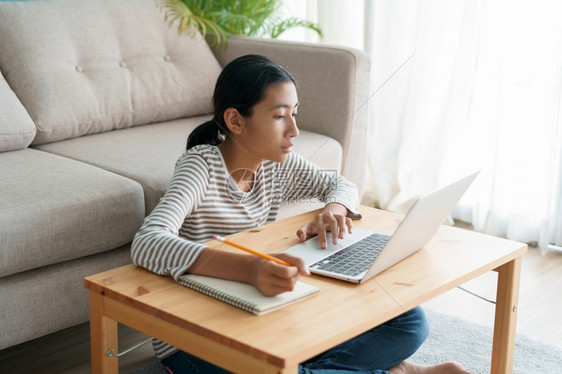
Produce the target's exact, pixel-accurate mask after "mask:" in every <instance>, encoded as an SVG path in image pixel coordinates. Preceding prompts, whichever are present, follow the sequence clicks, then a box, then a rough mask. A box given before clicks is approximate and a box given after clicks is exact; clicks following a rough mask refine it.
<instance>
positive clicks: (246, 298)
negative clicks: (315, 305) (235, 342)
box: [179, 274, 319, 315]
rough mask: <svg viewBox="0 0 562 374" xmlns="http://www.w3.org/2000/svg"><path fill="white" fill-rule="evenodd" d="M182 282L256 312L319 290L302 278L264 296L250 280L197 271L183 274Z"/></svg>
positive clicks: (257, 313) (277, 306)
mask: <svg viewBox="0 0 562 374" xmlns="http://www.w3.org/2000/svg"><path fill="white" fill-rule="evenodd" d="M179 283H180V284H181V285H183V286H186V287H189V288H191V289H193V290H195V291H198V292H201V293H203V294H205V295H208V296H211V297H214V298H215V299H217V300H220V301H222V302H224V303H227V304H230V305H233V306H235V307H237V308H240V309H242V310H245V311H247V312H250V313H253V314H256V315H261V314H265V313H269V312H272V311H274V310H277V309H279V308H282V307H285V306H287V305H290V304H293V303H296V302H297V301H300V300H304V299H306V298H308V297H311V296H313V295H316V294H317V293H318V292H319V290H318V288H316V287H314V286H311V285H309V284H306V283H303V282H300V281H299V282H297V284H296V285H295V288H294V289H293V291H290V292H284V293H282V294H279V295H276V296H264V295H262V293H261V292H260V291H258V289H257V288H255V287H254V286H252V285H250V284H247V283H242V282H236V281H230V280H225V279H219V278H213V277H206V276H203V275H195V274H187V275H183V276H182V277H181V278H180V279H179Z"/></svg>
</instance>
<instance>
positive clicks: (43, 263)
mask: <svg viewBox="0 0 562 374" xmlns="http://www.w3.org/2000/svg"><path fill="white" fill-rule="evenodd" d="M247 53H260V54H263V55H266V56H269V57H270V58H272V59H273V60H275V61H277V62H279V63H280V64H283V65H285V66H287V67H288V68H289V70H291V71H292V72H293V73H294V75H295V77H296V79H297V80H298V86H299V87H298V89H299V100H300V110H299V126H300V129H301V135H300V136H299V138H298V140H297V144H296V147H295V148H296V151H297V152H299V153H301V154H303V155H305V156H306V157H308V158H310V159H312V160H314V161H315V162H317V163H318V164H320V165H321V166H323V167H325V168H328V169H333V170H338V171H339V172H341V173H342V174H343V175H345V176H346V177H348V178H349V179H350V180H352V181H353V182H355V183H356V184H357V185H358V186H359V188H361V185H362V182H363V170H364V168H365V161H364V160H365V157H364V152H365V141H366V140H365V139H366V137H365V135H366V111H365V107H363V106H362V104H363V103H364V102H365V100H367V96H368V81H369V79H368V75H369V59H368V58H367V57H366V55H365V54H363V53H361V52H359V51H355V50H350V49H345V48H339V47H331V46H323V45H313V44H299V43H289V42H281V41H271V40H261V39H252V38H244V37H233V38H231V39H230V42H229V44H228V47H226V48H222V47H220V48H217V49H216V50H214V51H213V50H211V49H210V47H209V46H208V44H207V43H205V41H204V40H203V39H201V38H200V37H198V36H197V37H188V36H185V35H184V36H179V35H178V33H177V29H176V28H172V27H170V26H169V25H168V23H167V22H166V21H165V20H164V15H163V13H162V12H161V11H159V10H158V9H157V7H156V5H155V3H154V1H153V0H95V1H94V0H47V1H25V2H0V72H1V76H0V207H1V209H0V349H3V348H6V347H9V346H11V345H14V344H18V343H21V342H24V341H27V340H30V339H33V338H36V337H39V336H42V335H45V334H48V333H51V332H54V331H57V330H60V329H63V328H66V327H69V326H73V325H76V324H78V323H82V322H84V321H87V319H88V298H87V293H86V291H85V289H84V287H83V277H84V276H87V275H90V274H94V273H97V272H100V271H103V270H106V269H109V268H113V267H117V266H121V265H124V264H127V263H130V255H129V243H130V242H131V240H132V238H133V235H134V234H135V232H136V231H137V230H138V228H139V227H140V225H141V223H142V221H143V219H144V217H145V216H146V215H147V214H148V213H149V212H150V211H151V210H152V209H153V208H154V206H155V205H156V204H157V202H158V200H159V199H160V197H161V196H162V194H163V193H164V191H165V189H166V186H167V184H168V182H169V180H170V178H171V176H172V172H173V167H174V163H175V161H176V159H177V158H178V156H179V155H180V154H181V153H182V152H183V150H184V147H185V142H186V139H187V135H188V134H189V132H190V131H191V130H192V129H193V128H194V127H195V126H196V125H198V124H199V123H201V122H203V121H204V120H205V119H207V118H209V113H210V112H211V106H210V105H211V104H210V103H211V96H212V91H213V86H214V82H215V80H216V78H217V76H218V74H219V73H220V70H221V66H224V64H225V63H227V62H228V61H229V60H231V59H233V58H234V57H236V56H239V55H243V54H247ZM314 207H315V205H313V204H308V203H306V202H305V203H301V204H300V205H299V206H297V207H286V208H285V209H284V212H283V214H284V215H288V214H292V213H294V212H296V211H297V210H296V209H298V210H308V209H312V208H314Z"/></svg>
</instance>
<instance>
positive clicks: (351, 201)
mask: <svg viewBox="0 0 562 374" xmlns="http://www.w3.org/2000/svg"><path fill="white" fill-rule="evenodd" d="M213 104H214V117H213V119H212V120H210V121H208V122H206V123H203V124H202V125H200V126H199V127H197V128H196V129H195V130H194V131H193V132H192V133H191V134H190V135H189V138H188V141H187V151H186V152H185V153H184V154H183V155H182V156H181V157H180V158H179V160H178V162H177V163H176V169H175V173H174V176H173V178H172V181H171V183H170V186H169V187H168V190H167V191H166V193H165V195H164V197H163V198H162V199H161V201H160V202H159V204H158V205H157V207H156V208H155V209H154V211H153V212H152V213H151V214H150V215H149V216H148V217H147V218H146V219H145V221H144V224H143V226H142V227H141V229H140V230H139V232H138V233H137V235H136V236H135V239H134V240H133V244H132V249H131V252H132V259H133V262H134V263H135V264H137V265H140V266H143V267H145V268H147V269H148V270H150V271H153V272H155V273H158V274H167V275H170V276H171V277H173V278H174V279H175V280H176V281H177V280H178V278H179V277H180V276H181V275H183V274H184V273H197V274H202V275H207V276H213V277H221V278H226V279H231V280H236V281H241V282H246V283H249V284H252V285H254V286H255V287H256V288H257V289H259V290H260V291H261V292H262V293H263V294H264V295H277V294H279V293H282V292H285V291H290V290H292V289H293V286H294V284H295V282H296V281H297V280H298V279H299V276H300V275H301V274H304V275H308V274H309V272H308V270H307V268H306V266H305V264H304V262H303V261H302V260H301V259H300V258H296V257H293V256H290V255H288V254H277V255H276V256H277V257H279V258H282V259H283V260H285V261H287V262H289V263H291V264H293V265H294V266H292V267H287V266H282V265H278V264H276V263H275V262H273V261H267V260H264V259H261V258H259V257H256V256H253V255H247V254H243V253H232V252H222V251H216V250H213V249H210V248H208V247H205V246H204V245H202V244H200V243H202V242H205V241H208V240H211V239H212V235H213V234H218V235H222V236H227V235H230V234H232V233H235V232H238V231H242V230H246V229H251V228H254V227H257V226H261V225H264V224H266V223H269V222H273V221H274V220H275V218H276V215H277V212H278V210H279V206H280V204H281V203H282V202H285V201H292V200H294V199H299V200H302V199H306V198H315V199H321V200H323V201H325V202H326V206H325V207H324V209H323V210H322V212H321V213H320V214H318V215H317V216H316V217H315V218H314V220H313V221H312V222H310V223H308V224H307V225H304V226H302V227H300V228H298V230H297V236H298V237H299V238H300V239H301V240H302V241H304V240H306V239H307V238H309V237H311V236H314V235H318V237H319V239H320V243H321V246H322V247H324V248H325V247H326V240H327V239H326V232H327V231H331V232H332V238H333V239H332V240H333V241H334V244H335V243H336V242H337V239H338V238H343V237H344V235H345V234H346V232H351V228H352V224H351V220H350V219H349V218H347V217H346V215H347V214H348V213H351V212H353V213H356V212H357V209H358V196H357V190H356V188H355V186H354V185H353V184H352V183H350V182H349V181H347V180H346V179H345V178H343V177H334V176H333V174H331V173H327V172H325V171H323V170H322V169H320V168H319V167H318V166H316V165H314V164H312V163H310V162H308V161H307V160H305V159H303V158H302V157H300V156H298V155H297V154H295V153H293V152H292V147H293V141H294V139H295V138H296V137H297V135H298V134H299V130H298V128H297V125H296V121H295V118H296V116H297V111H298V105H299V103H298V98H297V91H296V87H295V80H294V79H293V77H292V76H291V74H290V73H289V72H288V71H287V70H285V69H284V68H282V67H281V66H279V65H277V64H275V63H273V62H272V61H270V60H268V59H266V58H264V57H262V56H257V55H247V56H242V57H240V58H238V59H236V60H234V61H232V62H231V63H229V64H228V65H227V66H226V67H225V68H224V70H223V71H222V73H221V74H220V76H219V78H218V80H217V83H216V86H215V91H214V96H213ZM427 333H428V325H427V321H426V319H425V316H424V314H423V311H422V310H421V308H415V309H413V310H411V311H409V312H406V313H404V314H403V315H401V316H399V317H397V318H395V319H394V320H391V321H389V322H387V323H385V324H384V325H381V326H379V327H377V328H374V329H372V330H370V331H368V332H366V333H364V334H362V335H360V336H358V337H356V338H354V339H352V340H350V341H348V342H346V343H344V344H342V345H340V346H338V347H335V348H333V349H331V350H329V351H328V352H326V353H324V354H322V355H320V356H318V357H316V358H314V359H312V360H310V361H308V362H305V363H303V364H302V365H301V366H300V370H301V373H316V374H320V373H348V372H349V373H351V372H354V373H367V372H368V373H388V372H389V371H390V373H406V372H413V370H418V369H419V370H426V369H432V370H433V369H438V370H441V371H432V372H436V373H437V372H451V371H443V370H453V369H458V370H460V367H458V366H457V365H456V364H453V363H447V364H443V365H445V366H443V365H441V366H439V367H431V368H419V367H415V366H413V365H410V364H407V363H405V362H403V361H404V360H405V359H406V358H408V357H409V356H410V355H411V354H413V353H414V352H415V351H416V350H417V349H418V347H419V346H420V345H421V343H422V342H423V340H424V339H425V338H426V336H427ZM154 349H155V352H156V355H157V357H158V358H159V359H161V360H162V363H163V364H164V365H165V366H166V367H167V370H168V372H170V373H175V374H180V373H205V374H206V373H225V371H224V370H222V369H220V368H218V367H216V366H214V365H211V364H209V363H207V362H205V361H202V360H200V359H198V358H196V357H194V356H192V355H189V354H187V353H185V352H181V351H178V350H177V349H176V348H174V347H172V346H169V345H167V344H165V343H163V342H160V341H154ZM389 368H390V369H389ZM386 369H389V371H387V370H386ZM334 370H335V371H334ZM416 372H418V371H416ZM423 372H425V371H423Z"/></svg>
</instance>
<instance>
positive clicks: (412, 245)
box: [284, 171, 479, 283]
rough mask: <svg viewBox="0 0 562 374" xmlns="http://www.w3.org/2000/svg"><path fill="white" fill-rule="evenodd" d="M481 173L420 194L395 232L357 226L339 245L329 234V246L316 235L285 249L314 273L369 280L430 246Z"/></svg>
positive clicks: (360, 280)
mask: <svg viewBox="0 0 562 374" xmlns="http://www.w3.org/2000/svg"><path fill="white" fill-rule="evenodd" d="M478 174H479V171H478V172H475V173H473V174H470V175H468V176H466V177H464V178H462V179H460V180H458V181H456V182H454V183H452V184H450V185H448V186H446V187H443V188H441V189H439V190H437V191H435V192H432V193H429V194H426V195H424V196H421V197H419V198H418V199H417V200H416V201H415V203H414V205H413V206H412V207H411V208H410V210H409V211H408V213H407V214H406V216H405V217H404V219H403V220H402V221H401V222H400V224H399V225H398V227H397V228H396V230H395V231H394V233H393V234H392V235H388V234H385V233H379V232H376V231H373V230H367V229H362V228H358V227H354V228H353V230H352V231H353V232H352V233H351V234H349V233H346V235H345V238H344V239H338V244H335V245H334V244H333V243H332V239H331V236H330V235H331V234H330V233H328V246H327V248H326V249H321V248H320V243H319V241H318V237H314V238H311V239H309V240H307V241H305V242H303V243H299V244H297V245H295V246H294V247H291V248H289V249H287V250H285V251H284V252H285V253H289V254H291V255H293V256H297V257H300V258H302V259H303V260H304V261H305V262H306V265H307V266H308V268H309V269H310V272H311V273H315V274H320V275H325V276H328V277H332V278H338V279H342V280H345V281H348V282H353V283H362V282H365V281H367V280H369V279H371V278H372V277H374V276H375V275H377V274H379V273H381V272H382V271H384V270H386V269H388V268H389V267H391V266H392V265H394V264H396V263H397V262H399V261H401V260H403V259H405V258H406V257H408V256H410V255H411V254H413V253H414V252H417V251H418V250H420V249H422V248H423V247H424V246H425V245H427V243H429V241H430V240H431V238H432V237H433V236H434V235H435V233H436V232H437V230H438V229H439V227H440V226H441V225H442V224H443V223H444V222H445V220H446V219H447V217H448V216H449V214H450V212H451V211H452V210H453V208H454V207H455V205H457V203H458V201H459V200H460V199H461V197H462V196H463V195H464V193H465V192H466V190H467V189H468V187H469V186H470V185H471V184H472V182H473V181H474V179H476V177H477V176H478Z"/></svg>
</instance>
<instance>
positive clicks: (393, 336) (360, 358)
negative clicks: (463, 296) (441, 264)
mask: <svg viewBox="0 0 562 374" xmlns="http://www.w3.org/2000/svg"><path fill="white" fill-rule="evenodd" d="M428 333H429V324H428V323H427V319H426V317H425V313H424V311H423V309H422V308H421V307H416V308H414V309H412V310H410V311H408V312H406V313H404V314H402V315H400V316H398V317H396V318H394V319H392V320H390V321H388V322H386V323H384V324H382V325H380V326H377V327H375V328H373V329H371V330H369V331H367V332H365V333H363V334H361V335H359V336H356V337H355V338H353V339H350V340H348V341H347V342H345V343H342V344H340V345H338V346H336V347H334V348H332V349H330V350H328V351H326V352H324V353H322V354H320V355H318V356H316V357H314V358H312V359H310V360H308V361H306V362H303V363H302V364H301V365H299V373H300V374H346V373H353V374H367V373H369V374H388V373H389V372H388V371H387V369H390V368H392V367H394V366H396V365H398V364H399V363H401V362H402V361H404V360H406V359H407V358H408V357H410V356H411V355H413V354H414V352H415V351H416V350H417V349H418V348H419V347H420V346H421V345H422V343H423V342H424V340H425V339H426V338H427V334H428ZM162 364H164V366H166V368H167V369H168V372H169V373H173V374H183V373H202V374H211V373H212V374H225V373H228V371H225V370H223V369H221V368H218V367H216V366H214V365H212V364H210V363H208V362H206V361H203V360H200V359H198V358H197V357H195V356H192V355H190V354H187V353H185V352H182V351H179V352H176V353H174V354H173V355H170V356H168V357H166V358H165V359H163V360H162Z"/></svg>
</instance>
